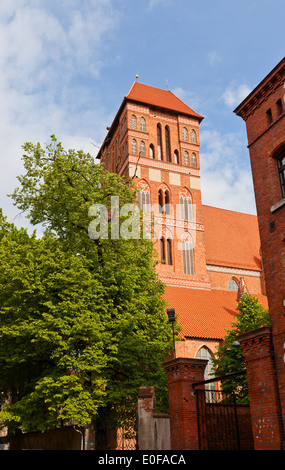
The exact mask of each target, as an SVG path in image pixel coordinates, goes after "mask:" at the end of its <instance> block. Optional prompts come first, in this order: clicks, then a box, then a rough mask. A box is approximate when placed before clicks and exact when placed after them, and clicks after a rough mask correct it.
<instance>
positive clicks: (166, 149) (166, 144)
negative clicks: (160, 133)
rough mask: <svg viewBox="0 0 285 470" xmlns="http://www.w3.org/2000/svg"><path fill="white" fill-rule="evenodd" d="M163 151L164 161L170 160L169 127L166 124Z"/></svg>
mask: <svg viewBox="0 0 285 470" xmlns="http://www.w3.org/2000/svg"><path fill="white" fill-rule="evenodd" d="M165 152H166V161H167V162H170V161H171V157H170V129H169V127H168V126H166V127H165Z"/></svg>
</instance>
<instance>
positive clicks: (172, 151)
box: [97, 82, 264, 357]
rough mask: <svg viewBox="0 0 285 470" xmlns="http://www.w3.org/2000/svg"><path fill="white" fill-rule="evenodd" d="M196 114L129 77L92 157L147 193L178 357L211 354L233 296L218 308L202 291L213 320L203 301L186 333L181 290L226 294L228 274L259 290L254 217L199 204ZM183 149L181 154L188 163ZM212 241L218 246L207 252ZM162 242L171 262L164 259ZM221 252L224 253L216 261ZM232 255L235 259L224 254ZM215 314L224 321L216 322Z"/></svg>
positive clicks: (187, 315) (186, 315) (233, 302)
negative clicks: (184, 204) (178, 332)
mask: <svg viewBox="0 0 285 470" xmlns="http://www.w3.org/2000/svg"><path fill="white" fill-rule="evenodd" d="M202 120H203V117H202V116H200V115H199V114H197V113H196V112H195V111H193V110H192V109H191V108H189V107H188V106H187V105H185V104H184V103H183V102H182V101H181V100H179V99H178V98H177V97H175V95H173V94H172V93H171V92H169V91H166V90H160V89H157V88H154V87H149V86H146V85H143V84H140V83H138V82H135V83H134V84H133V85H132V87H131V89H130V91H129V93H128V94H127V95H126V97H125V98H124V100H123V102H122V104H121V106H120V108H119V110H118V112H117V114H116V116H115V118H114V121H113V123H112V125H111V127H110V128H109V129H108V133H107V136H106V138H105V141H104V143H103V145H102V147H101V149H100V151H99V153H98V156H97V158H98V159H100V161H101V162H102V163H104V165H105V167H106V169H107V170H109V171H112V172H116V173H118V174H119V175H121V176H123V177H124V178H125V179H126V181H127V180H128V178H130V177H131V178H132V179H133V181H134V183H135V184H136V185H137V187H138V191H141V192H143V193H144V196H143V197H144V198H146V197H147V199H148V203H149V204H150V206H151V208H152V209H153V208H154V214H155V229H156V236H155V237H153V243H154V248H155V250H156V253H157V257H158V260H161V240H160V238H161V237H163V238H164V249H165V262H162V263H159V264H158V266H157V274H158V277H159V278H160V279H161V280H162V281H163V282H164V283H165V284H166V286H167V288H166V294H165V300H166V301H167V303H169V307H173V308H176V314H177V315H178V316H179V322H180V326H181V327H182V329H183V330H185V334H183V333H182V337H183V344H182V343H180V344H179V345H177V354H178V355H181V356H184V357H185V355H188V354H189V352H190V353H191V357H196V354H197V352H198V351H199V349H200V348H201V347H207V348H208V349H209V351H210V352H211V353H213V352H215V349H216V347H217V345H218V344H219V342H220V340H221V339H222V338H223V336H224V335H225V328H228V327H230V326H231V321H232V320H233V316H234V314H235V313H236V312H235V308H236V305H237V299H238V292H232V293H231V296H232V299H231V301H230V304H229V303H228V304H224V305H223V309H222V312H221V311H220V308H221V302H222V300H220V301H219V306H215V305H214V304H213V302H212V300H213V298H214V297H215V298H216V296H214V295H213V297H212V300H211V299H208V297H207V299H208V300H207V305H211V309H212V310H213V313H212V312H210V310H209V309H208V311H209V315H211V316H212V315H213V316H214V315H217V316H219V320H218V321H217V322H215V320H213V318H211V319H207V318H206V315H207V314H206V310H205V306H204V305H203V306H202V305H201V306H200V310H199V312H198V313H197V315H198V318H200V317H201V320H202V321H200V319H198V323H199V324H200V325H201V328H200V331H196V332H195V333H194V334H193V335H192V334H191V333H190V334H186V329H187V328H186V325H187V323H188V319H189V318H190V315H191V309H192V310H193V304H194V298H190V299H189V298H187V300H186V290H187V291H189V290H191V292H192V293H193V295H194V294H195V291H197V290H199V291H200V290H203V291H205V298H206V294H208V293H209V292H210V291H213V293H215V291H220V292H221V296H222V298H223V299H226V298H228V297H227V296H224V292H228V290H229V283H230V281H231V280H232V279H233V278H234V279H236V281H237V284H239V285H240V283H241V280H242V282H243V285H244V286H245V287H246V288H247V290H248V291H249V292H250V293H252V294H256V295H259V296H260V295H261V296H262V294H264V288H263V275H262V264H261V261H260V256H259V245H260V241H259V237H256V233H257V232H258V229H257V224H256V226H255V220H253V219H255V217H254V216H247V215H245V214H239V216H238V215H237V213H232V212H230V211H222V210H218V209H217V210H214V209H215V208H210V207H206V206H203V204H202V198H201V188H200V164H201V162H200V155H199V147H200V136H199V127H200V125H201V122H202ZM158 126H160V135H161V143H160V142H159V134H158ZM168 135H169V136H170V138H169V141H168V139H167V136H168ZM185 152H187V153H188V161H187V154H185ZM192 156H193V160H192ZM159 191H161V194H162V196H163V197H164V202H165V198H166V193H167V194H168V196H169V198H168V202H169V211H167V208H166V207H164V208H162V211H161V212H160V211H159V202H160V199H159ZM146 193H147V195H146ZM181 196H183V197H185V198H186V199H187V200H189V199H190V200H191V209H192V213H193V217H192V218H191V217H189V219H188V220H184V218H183V217H182V211H181V208H180V197H181ZM237 219H238V220H237ZM217 220H218V222H217ZM225 221H226V222H225ZM229 223H231V227H230V228H229V226H228V224H229ZM221 224H222V225H221ZM237 225H239V231H237ZM248 227H249V228H248ZM247 228H248V230H247V235H246V236H245V231H246V229H247ZM214 232H215V242H214V243H213V240H212V238H213V237H212V234H213V233H214ZM222 233H224V234H226V238H224V239H221V234H222ZM229 233H230V234H231V236H230V237H229V235H228V234H229ZM252 234H253V236H252ZM206 236H207V239H206ZM211 237H212V238H211ZM229 238H231V243H232V245H230V243H229V242H230V240H229ZM251 238H254V242H253V243H252V244H251V243H250V242H248V241H246V243H243V245H242V243H241V240H244V239H247V240H248V239H250V241H251ZM182 241H184V242H189V243H191V241H192V243H193V248H194V249H193V260H192V261H193V266H192V265H191V267H190V268H189V269H188V272H187V269H185V267H184V265H183V257H184V255H183V250H182V249H181V248H182ZM218 245H219V246H221V247H222V248H220V251H219V254H218V255H217V256H218V257H217V258H215V255H216V253H217V246H218ZM248 246H250V249H249V251H248V253H247V255H246V256H244V253H245V251H246V249H247V247H248ZM169 247H171V260H170V259H169V258H168V249H169ZM237 247H239V252H237ZM208 248H209V249H208ZM210 251H211V254H210ZM226 251H227V258H225V259H221V258H223V256H224V253H225V252H226ZM233 253H235V255H233ZM212 254H213V255H214V256H212ZM233 257H235V259H231V258H233ZM242 258H244V259H242ZM256 260H258V262H256ZM184 262H185V257H184ZM191 269H192V270H191ZM185 271H186V272H185ZM168 286H171V287H172V286H174V287H176V288H177V289H176V291H175V296H173V295H172V290H171V293H170V289H168ZM181 296H182V297H183V298H185V302H184V304H187V306H188V309H189V312H188V311H187V312H185V313H184V312H183V311H181V308H180V307H179V305H178V304H179V302H180V300H181ZM190 297H191V296H190ZM196 297H197V296H196ZM178 298H179V302H178ZM233 306H234V308H233ZM232 308H233V310H232ZM215 309H216V311H215ZM221 317H223V318H224V320H221ZM206 323H208V324H210V325H211V324H213V325H214V324H215V323H219V324H220V325H221V327H220V330H219V332H216V331H215V332H213V333H212V334H211V332H210V331H209V328H206V330H207V332H205V331H203V330H205V328H204V325H205V324H206Z"/></svg>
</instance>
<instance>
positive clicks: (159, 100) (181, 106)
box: [126, 82, 203, 122]
mask: <svg viewBox="0 0 285 470" xmlns="http://www.w3.org/2000/svg"><path fill="white" fill-rule="evenodd" d="M126 99H128V100H132V101H137V102H139V103H145V104H150V105H152V106H156V107H158V108H165V109H169V110H172V111H176V112H178V113H182V114H187V115H190V116H193V117H196V118H198V119H199V121H200V122H201V121H202V119H203V116H201V115H200V114H198V113H196V112H195V111H193V109H191V108H189V106H187V105H186V104H185V103H184V102H183V101H181V100H180V99H179V98H177V96H175V95H174V93H172V92H171V91H169V90H162V89H160V88H155V87H153V86H149V85H144V84H142V83H139V82H134V83H133V85H132V86H131V89H130V91H129V93H128V94H127V95H126Z"/></svg>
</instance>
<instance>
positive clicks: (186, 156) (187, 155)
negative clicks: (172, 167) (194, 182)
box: [184, 150, 189, 166]
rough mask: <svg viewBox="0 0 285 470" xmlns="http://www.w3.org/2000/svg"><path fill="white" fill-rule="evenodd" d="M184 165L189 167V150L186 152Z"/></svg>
mask: <svg viewBox="0 0 285 470" xmlns="http://www.w3.org/2000/svg"><path fill="white" fill-rule="evenodd" d="M184 165H185V166H189V153H188V152H187V150H185V152H184Z"/></svg>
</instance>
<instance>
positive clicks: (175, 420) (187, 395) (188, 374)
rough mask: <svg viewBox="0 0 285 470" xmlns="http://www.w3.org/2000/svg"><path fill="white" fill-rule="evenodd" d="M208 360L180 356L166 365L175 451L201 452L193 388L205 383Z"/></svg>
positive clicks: (172, 438)
mask: <svg viewBox="0 0 285 470" xmlns="http://www.w3.org/2000/svg"><path fill="white" fill-rule="evenodd" d="M206 364H207V361H205V360H202V359H191V358H185V357H180V358H177V359H172V360H170V361H167V362H165V363H164V364H163V366H164V369H165V371H166V374H167V382H168V394H169V415H170V426H171V449H172V450H198V449H199V437H198V420H197V404H196V396H195V394H194V390H193V389H192V387H191V385H192V384H193V383H195V382H200V381H202V380H204V370H205V367H206Z"/></svg>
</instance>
